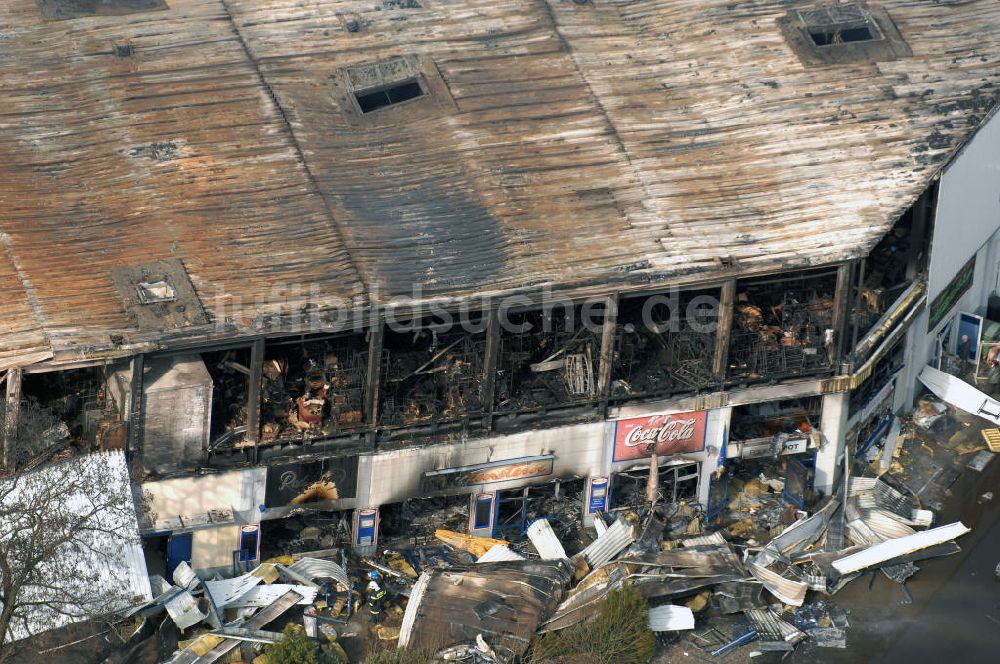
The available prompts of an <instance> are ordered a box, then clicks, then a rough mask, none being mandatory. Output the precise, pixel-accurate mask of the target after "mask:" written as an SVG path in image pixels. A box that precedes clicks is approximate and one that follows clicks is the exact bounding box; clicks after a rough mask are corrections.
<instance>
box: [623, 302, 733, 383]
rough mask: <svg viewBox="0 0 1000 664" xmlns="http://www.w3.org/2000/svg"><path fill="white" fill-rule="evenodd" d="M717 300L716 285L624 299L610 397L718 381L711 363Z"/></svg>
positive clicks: (716, 323) (715, 329) (713, 349)
mask: <svg viewBox="0 0 1000 664" xmlns="http://www.w3.org/2000/svg"><path fill="white" fill-rule="evenodd" d="M718 303H719V293H718V291H717V290H705V291H685V292H671V293H660V294H656V295H647V296H639V297H631V298H624V299H622V301H621V303H620V304H619V309H618V326H617V335H616V339H615V353H614V362H613V364H612V369H611V381H612V382H611V398H612V399H613V400H618V401H625V400H628V399H634V398H642V397H656V396H665V395H669V394H676V393H680V392H697V391H701V390H705V389H708V388H711V387H712V386H713V385H716V384H717V383H718V380H717V378H716V376H715V374H714V373H713V371H712V365H713V358H714V354H715V336H716V331H717V325H718V316H719V309H718Z"/></svg>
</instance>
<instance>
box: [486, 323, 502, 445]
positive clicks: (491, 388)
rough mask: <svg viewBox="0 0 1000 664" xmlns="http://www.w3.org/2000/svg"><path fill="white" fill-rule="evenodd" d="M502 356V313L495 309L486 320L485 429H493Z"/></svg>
mask: <svg viewBox="0 0 1000 664" xmlns="http://www.w3.org/2000/svg"><path fill="white" fill-rule="evenodd" d="M499 355H500V313H499V311H497V310H496V309H493V310H491V311H490V313H489V317H488V318H487V320H486V350H485V357H484V358H483V376H482V383H481V385H482V389H483V395H482V403H483V413H484V418H483V419H484V422H483V427H484V428H485V429H486V430H487V431H490V430H492V429H493V401H494V398H495V395H496V384H497V358H498V357H499Z"/></svg>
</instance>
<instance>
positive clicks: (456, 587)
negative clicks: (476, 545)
mask: <svg viewBox="0 0 1000 664" xmlns="http://www.w3.org/2000/svg"><path fill="white" fill-rule="evenodd" d="M571 576H572V569H571V567H570V564H569V562H568V561H566V560H524V561H518V562H502V563H488V564H483V565H479V564H476V565H472V566H470V567H468V568H464V569H462V568H455V569H448V570H434V571H431V572H426V573H424V574H423V575H421V577H420V579H418V580H417V583H416V584H415V585H414V587H413V590H412V591H411V593H410V601H409V602H408V604H407V606H406V612H405V613H404V615H403V624H402V626H401V628H400V635H399V647H401V648H402V647H406V646H411V647H416V648H423V647H430V648H437V647H440V646H442V645H454V644H459V643H469V642H470V641H473V640H474V639H476V637H477V636H478V635H480V634H481V635H482V636H483V637H484V639H485V640H486V643H488V644H489V645H490V647H492V648H493V649H494V650H496V652H497V653H498V654H499V655H501V656H502V657H508V658H513V657H518V656H520V655H523V654H524V652H525V651H526V650H527V649H528V644H529V642H530V641H531V639H532V638H533V637H534V635H535V632H536V630H537V628H538V626H539V625H540V624H541V623H542V622H543V621H544V620H545V619H546V618H548V617H549V615H550V614H551V613H552V612H553V611H554V610H555V608H556V606H558V604H559V602H560V601H561V600H562V598H563V594H564V592H565V590H566V588H567V586H568V585H569V581H570V578H571Z"/></svg>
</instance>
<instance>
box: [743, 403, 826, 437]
mask: <svg viewBox="0 0 1000 664" xmlns="http://www.w3.org/2000/svg"><path fill="white" fill-rule="evenodd" d="M822 408H823V401H822V399H821V398H820V397H808V398H804V399H786V400H784V401H768V402H764V403H753V404H747V405H744V406H735V407H734V408H733V415H732V420H731V424H730V430H731V438H732V440H734V441H735V440H750V439H757V438H771V437H774V436H778V435H780V434H794V433H803V434H807V433H809V432H810V431H812V430H813V429H815V428H816V427H818V426H819V419H820V414H821V412H822Z"/></svg>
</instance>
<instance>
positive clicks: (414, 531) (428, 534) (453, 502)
mask: <svg viewBox="0 0 1000 664" xmlns="http://www.w3.org/2000/svg"><path fill="white" fill-rule="evenodd" d="M379 518H380V519H381V522H380V524H379V531H380V532H379V538H380V540H381V542H382V543H383V544H385V545H386V546H390V547H391V546H393V545H399V546H400V547H402V545H409V546H424V545H428V544H437V543H440V540H438V539H436V538H435V537H434V531H435V530H436V529H438V528H444V529H446V530H454V531H456V532H465V531H466V529H467V528H468V524H469V496H468V495H467V494H459V495H456V496H434V497H431V498H413V499H410V500H406V501H403V502H401V503H391V504H388V505H382V506H381V507H380V508H379Z"/></svg>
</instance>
